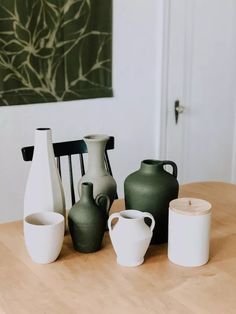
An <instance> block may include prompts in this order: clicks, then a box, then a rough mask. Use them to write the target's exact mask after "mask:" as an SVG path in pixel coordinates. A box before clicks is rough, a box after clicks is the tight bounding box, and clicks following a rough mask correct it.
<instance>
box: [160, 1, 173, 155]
mask: <svg viewBox="0 0 236 314" xmlns="http://www.w3.org/2000/svg"><path fill="white" fill-rule="evenodd" d="M170 1H171V0H162V2H163V33H162V36H163V37H162V71H161V72H162V74H161V82H162V86H161V105H160V117H161V118H160V119H159V121H160V144H159V154H160V158H161V159H166V140H167V109H168V101H167V99H168V73H169V71H168V69H169V32H170Z"/></svg>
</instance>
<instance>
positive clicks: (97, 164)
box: [84, 135, 109, 177]
mask: <svg viewBox="0 0 236 314" xmlns="http://www.w3.org/2000/svg"><path fill="white" fill-rule="evenodd" d="M108 139H109V137H108V136H105V135H104V136H102V135H89V136H86V137H84V141H85V143H86V145H87V149H88V170H87V173H86V174H87V175H88V176H91V177H93V176H104V175H107V171H106V168H105V163H104V153H105V147H106V143H107V141H108Z"/></svg>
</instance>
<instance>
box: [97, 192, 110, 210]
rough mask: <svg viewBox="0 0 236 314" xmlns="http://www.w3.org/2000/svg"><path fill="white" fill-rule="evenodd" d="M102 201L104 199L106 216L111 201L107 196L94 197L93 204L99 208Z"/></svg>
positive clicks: (102, 194) (101, 194)
mask: <svg viewBox="0 0 236 314" xmlns="http://www.w3.org/2000/svg"><path fill="white" fill-rule="evenodd" d="M103 199H106V208H105V209H106V213H107V214H108V213H109V210H110V205H111V201H110V197H109V196H108V195H107V194H104V193H100V194H98V195H97V196H96V199H95V202H96V204H97V205H98V206H101V205H102V204H101V201H102V200H103Z"/></svg>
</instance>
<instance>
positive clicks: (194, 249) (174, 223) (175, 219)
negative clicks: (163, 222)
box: [168, 198, 211, 267]
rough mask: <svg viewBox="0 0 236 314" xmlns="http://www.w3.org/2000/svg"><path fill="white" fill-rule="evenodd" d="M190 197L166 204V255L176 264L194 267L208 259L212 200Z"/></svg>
mask: <svg viewBox="0 0 236 314" xmlns="http://www.w3.org/2000/svg"><path fill="white" fill-rule="evenodd" d="M190 200H191V201H190V202H189V204H186V199H178V200H175V201H174V202H173V203H172V204H171V206H170V208H169V235H168V258H169V260H170V261H171V262H173V263H175V264H177V265H181V266H187V267H194V266H201V265H204V264H206V263H207V262H208V260H209V239H210V227H211V211H210V209H211V204H210V203H209V202H206V201H204V200H199V199H193V198H191V199H190ZM174 204H175V207H176V208H175V207H174ZM181 206H183V210H181Z"/></svg>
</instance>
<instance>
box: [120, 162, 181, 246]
mask: <svg viewBox="0 0 236 314" xmlns="http://www.w3.org/2000/svg"><path fill="white" fill-rule="evenodd" d="M165 165H171V166H172V168H173V174H171V173H169V172H167V171H166V170H165V169H164V166H165ZM176 178H177V166H176V164H175V163H174V162H172V161H159V160H144V161H142V163H141V167H140V169H139V170H138V171H136V172H134V173H132V174H130V175H129V176H128V177H127V178H126V180H125V183H124V190H125V206H126V209H137V210H140V211H145V212H149V213H151V214H152V215H153V216H154V219H155V222H156V225H155V228H154V231H153V237H152V242H151V243H153V244H155V243H165V242H167V240H168V212H169V202H170V201H171V200H173V199H175V198H177V197H178V192H179V184H178V181H177V179H176Z"/></svg>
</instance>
